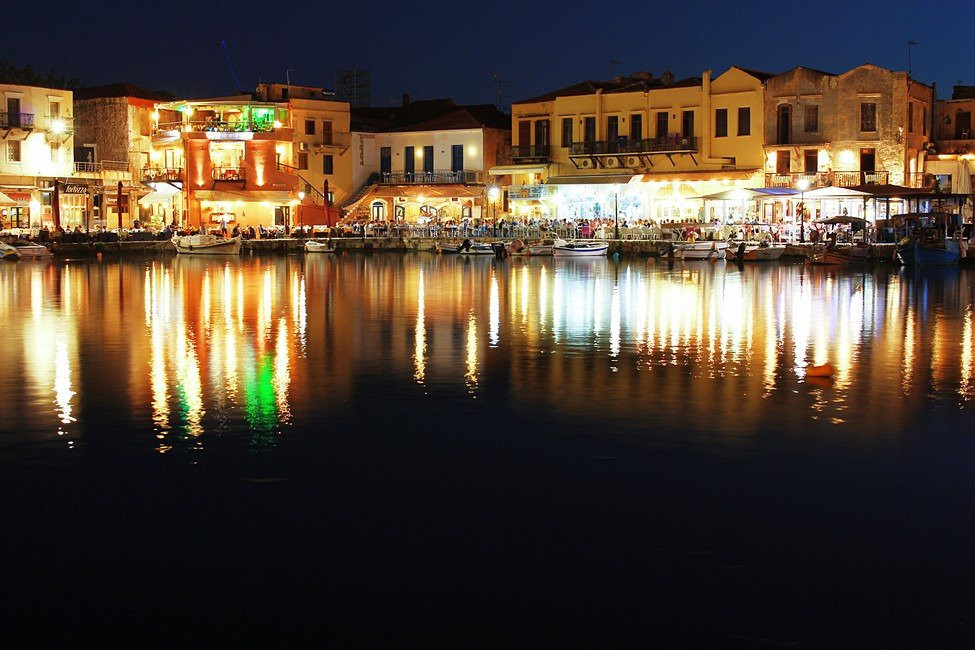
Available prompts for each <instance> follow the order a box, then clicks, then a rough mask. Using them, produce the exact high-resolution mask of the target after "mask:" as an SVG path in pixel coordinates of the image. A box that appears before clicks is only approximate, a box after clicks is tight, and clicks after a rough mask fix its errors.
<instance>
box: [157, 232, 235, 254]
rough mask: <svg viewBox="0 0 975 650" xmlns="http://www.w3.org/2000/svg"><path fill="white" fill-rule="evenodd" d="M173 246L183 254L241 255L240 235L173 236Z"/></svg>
mask: <svg viewBox="0 0 975 650" xmlns="http://www.w3.org/2000/svg"><path fill="white" fill-rule="evenodd" d="M173 246H175V247H176V252H177V253H180V254H183V255H239V254H240V237H217V236H216V235H186V236H185V237H173Z"/></svg>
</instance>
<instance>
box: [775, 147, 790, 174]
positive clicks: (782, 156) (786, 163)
mask: <svg viewBox="0 0 975 650" xmlns="http://www.w3.org/2000/svg"><path fill="white" fill-rule="evenodd" d="M791 171H792V155H791V153H790V152H789V150H788V149H785V150H783V151H779V152H776V154H775V173H776V174H778V175H779V176H788V175H789V173H790V172H791Z"/></svg>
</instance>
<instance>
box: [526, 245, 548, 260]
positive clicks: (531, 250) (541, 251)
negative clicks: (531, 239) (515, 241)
mask: <svg viewBox="0 0 975 650" xmlns="http://www.w3.org/2000/svg"><path fill="white" fill-rule="evenodd" d="M553 248H554V246H551V245H548V246H544V245H543V246H529V247H528V254H529V255H531V256H532V257H537V256H542V257H546V256H547V257H551V256H552V255H553V254H554V251H553Z"/></svg>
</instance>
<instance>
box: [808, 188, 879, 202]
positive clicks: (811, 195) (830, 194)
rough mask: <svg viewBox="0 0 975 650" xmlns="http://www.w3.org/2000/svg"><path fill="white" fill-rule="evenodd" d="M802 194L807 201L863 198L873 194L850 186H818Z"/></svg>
mask: <svg viewBox="0 0 975 650" xmlns="http://www.w3.org/2000/svg"><path fill="white" fill-rule="evenodd" d="M802 196H803V200H805V201H817V200H819V199H863V198H867V197H870V196H871V194H870V193H869V192H861V191H860V190H853V189H850V188H849V187H817V188H816V189H814V190H806V191H805V192H803V193H802Z"/></svg>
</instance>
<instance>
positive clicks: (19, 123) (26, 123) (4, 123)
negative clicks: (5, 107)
mask: <svg viewBox="0 0 975 650" xmlns="http://www.w3.org/2000/svg"><path fill="white" fill-rule="evenodd" d="M18 129H19V130H20V131H22V132H24V133H27V132H28V131H33V130H34V114H33V113H8V112H6V111H0V130H3V131H7V132H10V131H13V130H18Z"/></svg>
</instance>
